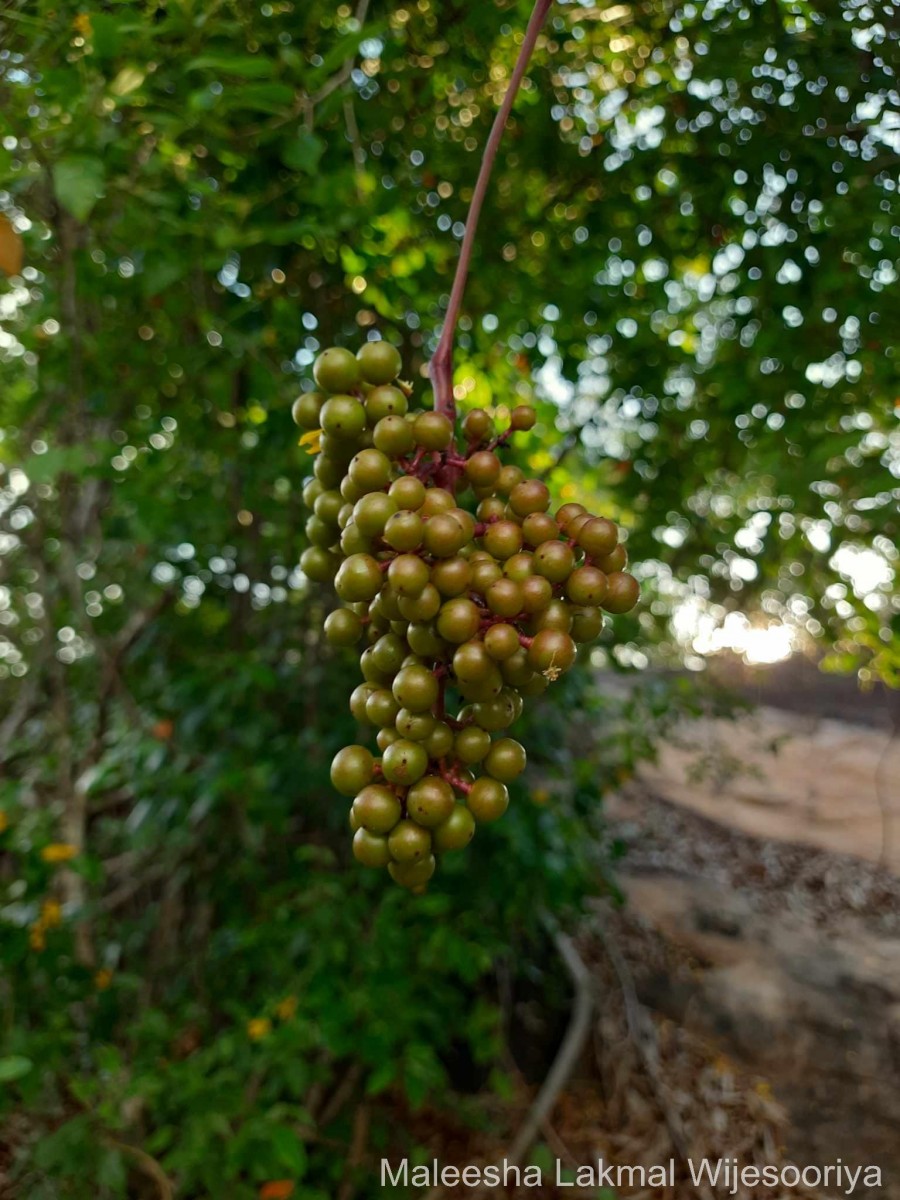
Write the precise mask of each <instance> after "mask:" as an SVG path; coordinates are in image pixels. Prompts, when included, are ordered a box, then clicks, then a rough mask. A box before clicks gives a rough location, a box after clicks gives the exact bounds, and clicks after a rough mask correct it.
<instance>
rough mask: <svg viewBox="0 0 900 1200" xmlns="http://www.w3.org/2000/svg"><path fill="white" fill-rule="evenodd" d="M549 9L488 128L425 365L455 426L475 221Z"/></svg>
mask: <svg viewBox="0 0 900 1200" xmlns="http://www.w3.org/2000/svg"><path fill="white" fill-rule="evenodd" d="M552 6H553V0H536V3H535V6H534V10H533V12H532V14H531V19H530V20H529V22H528V28H527V29H526V31H525V37H524V40H523V41H522V47H521V49H520V50H519V55H518V58H517V59H516V65H515V67H514V68H513V73H512V78H511V79H510V81H509V87H508V88H507V89H506V95H505V96H504V97H503V103H502V104H501V105H500V111H499V112H498V113H497V116H496V117H495V118H494V124H493V126H492V127H491V132H490V136H489V137H488V140H487V145H486V146H485V148H484V154H483V156H482V159H481V167H480V169H479V171H478V179H477V181H476V183H475V190H474V191H473V193H472V200H471V202H470V204H469V213H468V216H467V218H466V231H465V234H464V235H463V240H462V245H461V246H460V250H459V259H458V261H457V264H456V274H455V275H454V277H453V286H452V288H451V291H450V301H449V303H448V305H447V313H446V316H445V317H444V325H443V328H442V330H441V336H440V339H439V341H438V344H437V349H436V350H435V352H434V355H433V357H432V359H431V362H430V363H429V364H428V374H429V376H430V378H431V383H432V386H433V388H434V407H435V411H437V412H439V413H443V414H444V415H445V416H447V417H448V418H449V419H450V420H451V421H453V422H454V423H455V422H456V401H455V399H454V397H453V341H454V338H455V336H456V325H457V322H458V321H459V314H460V309H461V308H462V301H463V295H464V293H465V290H466V281H467V279H468V276H469V265H470V263H471V261H472V248H473V246H474V244H475V235H476V233H477V231H478V219H479V217H480V216H481V208H482V205H483V204H484V197H485V195H486V193H487V189H488V184H489V183H490V179H491V172H492V171H493V169H494V162H495V160H496V158H497V151H498V149H499V148H500V141H501V139H502V137H503V131H504V129H505V128H506V122H507V120H508V119H509V114H510V112H511V111H512V106H513V103H514V101H515V98H516V94H517V92H518V90H519V85H520V84H521V82H522V78H523V77H524V75H525V71H526V70H527V68H528V63H529V62H530V61H531V55H532V53H533V52H534V47H535V44H536V42H537V39H538V34H539V33H540V31H541V28H542V27H543V24H544V22H545V20H546V19H547V14H548V13H549V12H550V9H551V8H552Z"/></svg>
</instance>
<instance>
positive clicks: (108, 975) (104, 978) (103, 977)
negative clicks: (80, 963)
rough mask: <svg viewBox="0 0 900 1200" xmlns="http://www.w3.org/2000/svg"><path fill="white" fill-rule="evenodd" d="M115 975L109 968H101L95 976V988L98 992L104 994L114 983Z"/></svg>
mask: <svg viewBox="0 0 900 1200" xmlns="http://www.w3.org/2000/svg"><path fill="white" fill-rule="evenodd" d="M112 977H113V973H112V971H111V970H110V969H109V967H101V968H100V970H99V971H98V972H97V974H96V975H95V976H94V987H95V988H96V989H97V991H98V992H104V991H106V989H107V988H108V987H109V985H110V984H111V983H112Z"/></svg>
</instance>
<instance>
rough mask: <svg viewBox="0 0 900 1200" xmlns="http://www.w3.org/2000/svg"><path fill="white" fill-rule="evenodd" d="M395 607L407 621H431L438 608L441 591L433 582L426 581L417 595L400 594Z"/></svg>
mask: <svg viewBox="0 0 900 1200" xmlns="http://www.w3.org/2000/svg"><path fill="white" fill-rule="evenodd" d="M397 607H398V608H399V609H400V612H401V614H402V616H403V617H404V618H405V619H406V620H407V621H413V622H421V621H431V620H433V618H434V617H436V616H437V614H438V611H439V610H440V607H441V593H440V592H439V591H438V590H437V588H436V587H435V586H434V584H432V583H426V584H425V586H424V588H422V591H421V592H420V593H419V594H418V596H401V597H400V599H399V601H398V602H397Z"/></svg>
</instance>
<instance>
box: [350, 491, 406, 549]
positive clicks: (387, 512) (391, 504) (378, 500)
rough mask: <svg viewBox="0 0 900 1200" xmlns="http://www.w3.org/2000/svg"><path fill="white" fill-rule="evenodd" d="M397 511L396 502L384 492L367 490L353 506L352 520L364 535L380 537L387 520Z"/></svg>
mask: <svg viewBox="0 0 900 1200" xmlns="http://www.w3.org/2000/svg"><path fill="white" fill-rule="evenodd" d="M396 512H397V502H396V501H395V500H392V499H391V498H390V496H388V495H386V494H385V493H384V492H369V494H368V495H367V496H363V497H362V499H361V500H357V502H356V504H355V505H354V506H353V521H354V524H355V525H356V527H357V528H358V529H359V531H360V532H361V533H363V534H365V536H366V537H369V538H372V537H381V535H382V534H383V533H384V528H385V525H386V524H387V522H388V521H389V520H390V519H391V517H392V516H394V515H395V513H396Z"/></svg>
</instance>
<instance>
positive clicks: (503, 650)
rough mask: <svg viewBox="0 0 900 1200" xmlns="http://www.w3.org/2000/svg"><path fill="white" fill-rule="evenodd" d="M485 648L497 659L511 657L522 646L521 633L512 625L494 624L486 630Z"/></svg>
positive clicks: (501, 659)
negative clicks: (520, 643) (520, 641)
mask: <svg viewBox="0 0 900 1200" xmlns="http://www.w3.org/2000/svg"><path fill="white" fill-rule="evenodd" d="M484 648H485V650H487V652H488V654H489V655H490V656H491V658H493V659H495V660H497V661H503V660H505V659H508V658H511V657H512V655H513V654H515V653H516V651H517V650H518V649H519V648H520V647H519V634H518V632H517V631H516V630H515V629H514V628H513V626H512V625H503V624H501V625H492V626H491V627H490V629H486V630H485V632H484Z"/></svg>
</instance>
